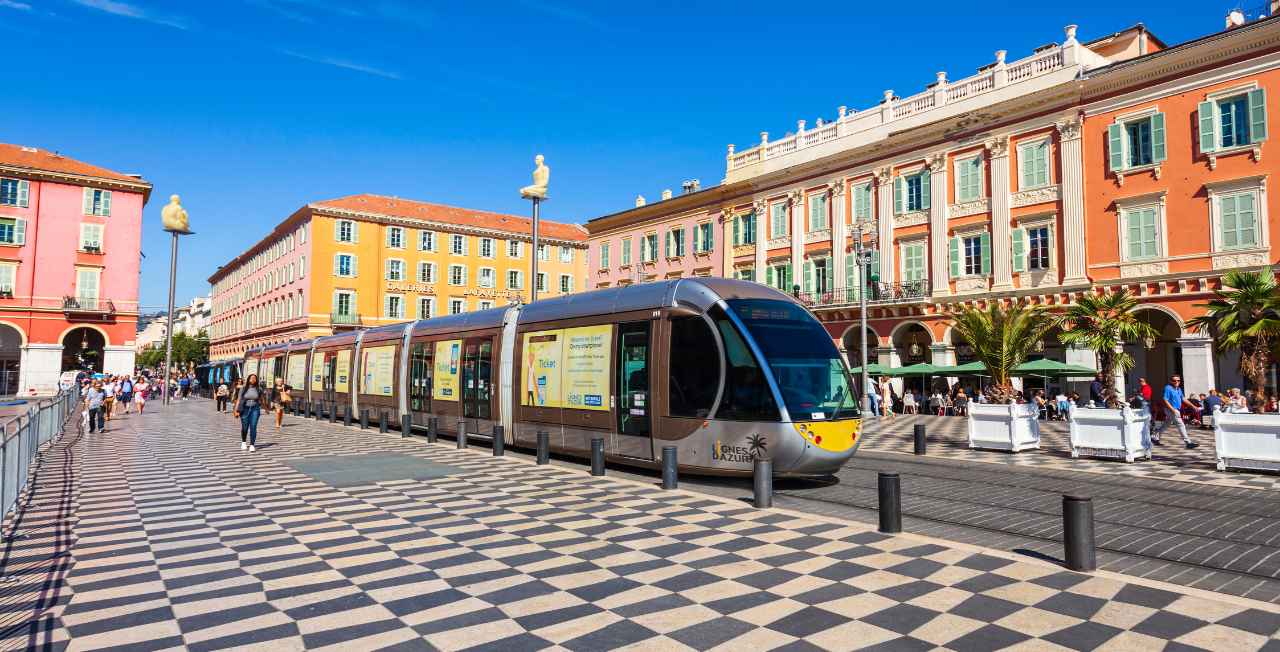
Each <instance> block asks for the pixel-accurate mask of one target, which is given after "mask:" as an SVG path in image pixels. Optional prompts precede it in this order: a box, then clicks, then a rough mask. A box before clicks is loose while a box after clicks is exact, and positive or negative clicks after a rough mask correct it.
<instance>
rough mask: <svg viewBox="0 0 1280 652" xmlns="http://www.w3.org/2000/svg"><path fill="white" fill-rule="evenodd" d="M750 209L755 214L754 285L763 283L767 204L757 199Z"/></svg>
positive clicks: (767, 234)
mask: <svg viewBox="0 0 1280 652" xmlns="http://www.w3.org/2000/svg"><path fill="white" fill-rule="evenodd" d="M752 208H754V209H755V212H756V252H755V253H756V259H755V265H754V267H755V278H756V283H764V281H765V275H764V268H765V265H766V253H767V252H768V250H769V229H768V228H767V227H766V226H765V222H766V221H767V220H768V219H769V202H767V201H765V200H763V199H757V200H756V201H755V203H754V204H752Z"/></svg>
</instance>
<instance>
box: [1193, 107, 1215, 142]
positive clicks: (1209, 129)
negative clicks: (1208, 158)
mask: <svg viewBox="0 0 1280 652" xmlns="http://www.w3.org/2000/svg"><path fill="white" fill-rule="evenodd" d="M1196 111H1197V112H1198V114H1199V118H1200V151H1201V152H1204V153H1208V152H1212V151H1214V150H1216V149H1218V120H1217V117H1218V116H1217V112H1218V105H1217V103H1215V102H1201V103H1200V106H1199V107H1198V108H1197V109H1196Z"/></svg>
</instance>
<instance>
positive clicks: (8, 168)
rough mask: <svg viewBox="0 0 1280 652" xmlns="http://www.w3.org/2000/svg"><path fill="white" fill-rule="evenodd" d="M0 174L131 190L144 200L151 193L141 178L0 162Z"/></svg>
mask: <svg viewBox="0 0 1280 652" xmlns="http://www.w3.org/2000/svg"><path fill="white" fill-rule="evenodd" d="M0 175H5V176H22V177H27V178H29V179H33V180H36V181H51V182H54V183H71V184H74V185H77V186H89V187H91V188H102V189H105V190H127V191H131V192H138V193H142V195H143V200H144V202H145V200H146V199H147V198H148V197H150V195H151V184H149V183H147V182H146V181H142V180H141V179H139V180H137V181H125V180H124V179H108V178H106V177H95V176H89V175H84V174H72V173H70V172H55V171H52V170H41V169H39V168H29V167H23V166H20V165H6V164H4V163H0Z"/></svg>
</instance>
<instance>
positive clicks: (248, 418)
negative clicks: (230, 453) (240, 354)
mask: <svg viewBox="0 0 1280 652" xmlns="http://www.w3.org/2000/svg"><path fill="white" fill-rule="evenodd" d="M265 399H266V397H265V396H263V392H262V389H261V388H259V387H258V374H249V377H248V378H246V379H245V384H244V389H243V390H241V391H240V400H238V401H236V411H235V415H236V417H238V418H239V419H240V450H246V449H248V450H249V452H253V451H256V450H258V449H257V448H255V447H254V444H255V443H256V442H257V441H258V417H260V416H262V403H263V401H264V400H265Z"/></svg>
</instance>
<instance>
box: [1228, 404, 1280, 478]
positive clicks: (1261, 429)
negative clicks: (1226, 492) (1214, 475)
mask: <svg viewBox="0 0 1280 652" xmlns="http://www.w3.org/2000/svg"><path fill="white" fill-rule="evenodd" d="M1213 443H1214V446H1215V447H1217V449H1218V470H1219V471H1225V470H1226V469H1227V468H1235V469H1262V470H1270V471H1275V470H1280V414H1247V413H1242V414H1236V413H1232V412H1225V411H1218V412H1216V413H1214V415H1213Z"/></svg>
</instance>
